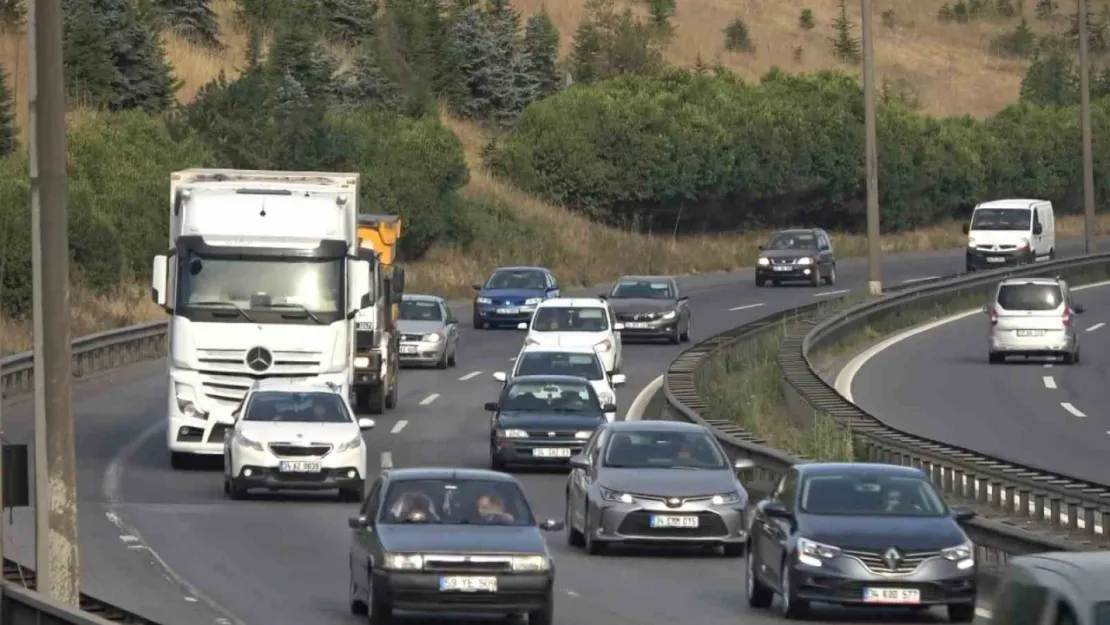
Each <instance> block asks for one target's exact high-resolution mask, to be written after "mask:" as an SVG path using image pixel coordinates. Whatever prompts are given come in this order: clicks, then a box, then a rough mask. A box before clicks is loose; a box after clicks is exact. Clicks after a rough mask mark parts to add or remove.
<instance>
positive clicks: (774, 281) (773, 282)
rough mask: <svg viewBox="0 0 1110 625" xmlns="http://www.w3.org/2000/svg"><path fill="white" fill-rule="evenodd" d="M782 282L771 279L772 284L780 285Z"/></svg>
mask: <svg viewBox="0 0 1110 625" xmlns="http://www.w3.org/2000/svg"><path fill="white" fill-rule="evenodd" d="M780 284H782V282H779V281H778V280H771V286H779V285H780Z"/></svg>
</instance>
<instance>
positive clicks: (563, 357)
mask: <svg viewBox="0 0 1110 625" xmlns="http://www.w3.org/2000/svg"><path fill="white" fill-rule="evenodd" d="M515 375H570V376H574V377H577V378H586V379H587V380H604V379H605V372H604V371H602V370H601V363H600V362H599V361H598V359H597V354H592V353H591V354H581V353H575V352H531V353H529V352H525V353H524V354H522V355H521V356H520V357H519V358H517V361H516V373H515Z"/></svg>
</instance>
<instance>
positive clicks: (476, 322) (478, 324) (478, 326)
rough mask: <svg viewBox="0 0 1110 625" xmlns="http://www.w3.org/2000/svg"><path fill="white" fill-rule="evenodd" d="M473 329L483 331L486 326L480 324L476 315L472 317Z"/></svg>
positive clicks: (480, 321)
mask: <svg viewBox="0 0 1110 625" xmlns="http://www.w3.org/2000/svg"><path fill="white" fill-rule="evenodd" d="M474 329H475V330H485V329H486V324H485V323H484V322H482V320H481V319H479V318H478V315H474Z"/></svg>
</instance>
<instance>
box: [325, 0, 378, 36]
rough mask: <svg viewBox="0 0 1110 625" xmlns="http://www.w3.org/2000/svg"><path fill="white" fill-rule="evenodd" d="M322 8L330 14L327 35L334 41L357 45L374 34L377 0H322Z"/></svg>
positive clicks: (326, 13)
mask: <svg viewBox="0 0 1110 625" xmlns="http://www.w3.org/2000/svg"><path fill="white" fill-rule="evenodd" d="M320 9H321V11H322V12H323V14H324V15H327V16H328V24H327V35H328V38H329V39H331V40H332V41H335V42H338V43H342V44H346V45H355V44H357V43H359V42H360V41H363V40H365V39H368V38H370V37H373V36H374V20H375V18H377V15H378V9H379V6H378V2H377V1H376V0H320Z"/></svg>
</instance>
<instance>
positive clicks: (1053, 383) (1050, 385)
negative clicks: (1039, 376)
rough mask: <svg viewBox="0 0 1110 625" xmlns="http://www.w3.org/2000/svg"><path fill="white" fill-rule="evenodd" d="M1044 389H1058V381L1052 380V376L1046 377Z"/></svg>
mask: <svg viewBox="0 0 1110 625" xmlns="http://www.w3.org/2000/svg"><path fill="white" fill-rule="evenodd" d="M1044 387H1045V388H1056V380H1054V379H1053V378H1052V376H1050V375H1046V376H1044Z"/></svg>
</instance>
